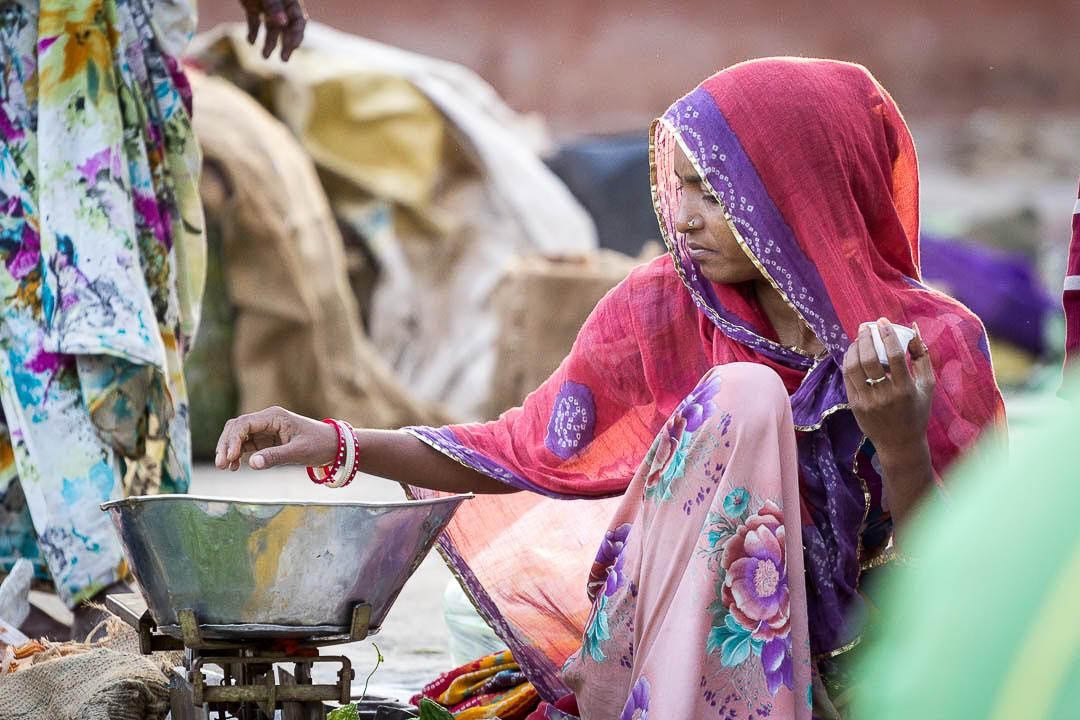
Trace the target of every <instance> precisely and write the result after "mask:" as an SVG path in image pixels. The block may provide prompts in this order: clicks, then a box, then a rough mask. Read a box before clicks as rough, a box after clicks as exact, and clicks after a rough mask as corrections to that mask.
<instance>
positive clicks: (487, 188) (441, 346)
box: [192, 24, 596, 417]
mask: <svg viewBox="0 0 1080 720" xmlns="http://www.w3.org/2000/svg"><path fill="white" fill-rule="evenodd" d="M192 56H193V57H194V59H195V60H196V61H197V62H198V63H200V64H201V65H202V66H203V67H204V68H205V69H206V70H207V71H208V72H211V73H214V74H219V75H222V76H224V77H226V78H228V79H230V80H231V81H233V82H235V83H236V84H237V85H239V86H240V87H242V88H244V89H245V90H246V91H248V92H250V93H251V94H252V95H254V96H255V97H257V98H259V99H260V100H261V101H262V102H263V103H264V104H265V105H266V106H267V107H269V108H270V109H271V110H272V112H273V113H274V114H275V115H276V116H277V117H279V118H281V119H282V120H283V121H284V122H285V124H286V125H287V126H288V127H289V129H290V130H291V131H292V132H293V134H294V135H295V136H296V137H297V138H298V139H299V140H300V142H301V144H302V145H303V147H304V149H305V150H307V152H308V153H309V154H310V155H311V157H312V158H313V160H314V161H315V164H316V166H317V167H318V169H319V172H320V176H321V179H322V181H323V185H324V187H325V188H326V191H327V194H328V195H329V198H330V201H331V205H332V206H333V208H334V212H335V214H336V215H337V216H338V217H339V218H341V219H343V220H345V221H346V222H347V223H348V224H349V225H350V226H351V228H352V229H354V230H355V231H356V232H357V233H358V234H359V235H360V236H362V237H363V238H364V240H365V241H366V244H367V249H368V250H369V252H370V255H371V258H372V259H373V262H374V265H375V267H376V269H377V271H378V274H377V278H378V279H377V281H376V283H375V285H374V287H373V288H364V287H359V288H356V289H357V290H358V293H359V296H360V297H361V298H365V299H366V298H367V297H368V292H369V291H370V293H371V295H370V297H371V301H370V305H368V306H366V307H365V308H364V311H365V314H366V315H367V316H368V317H369V318H370V325H369V332H370V336H371V338H372V341H373V342H374V344H375V346H376V347H377V348H378V350H379V352H380V353H381V354H382V355H383V357H385V358H386V359H387V360H388V361H389V363H390V364H391V366H392V367H393V369H394V371H395V373H396V375H397V377H398V378H399V379H400V380H401V381H402V382H403V384H404V386H405V387H406V388H407V389H408V391H409V393H410V394H412V395H413V396H414V397H417V398H419V399H421V400H425V401H438V402H442V403H445V404H446V407H447V408H448V409H449V410H450V411H452V412H453V413H454V414H455V415H457V416H460V417H480V416H483V415H484V414H486V411H487V410H488V407H489V405H490V400H491V387H492V376H493V373H494V368H495V362H496V352H497V350H496V346H497V335H498V324H497V316H496V315H497V314H496V308H495V306H494V304H493V300H492V295H493V292H494V291H495V288H496V286H497V284H498V282H499V280H500V278H501V277H502V275H503V274H504V272H505V271H506V269H507V267H508V266H509V264H510V263H511V262H513V261H514V259H515V258H516V257H518V256H521V255H532V254H536V253H542V254H555V255H576V254H582V253H587V252H590V251H592V250H593V249H595V246H596V239H595V229H594V227H593V225H592V221H591V219H590V218H589V217H588V215H587V213H586V212H585V210H584V209H583V208H582V207H581V206H580V205H579V204H578V203H577V201H576V200H575V199H574V198H573V196H572V195H571V194H570V193H569V191H568V190H567V189H566V188H565V186H564V185H563V184H562V183H561V182H560V181H559V180H558V178H556V177H555V175H554V174H553V173H551V172H550V171H549V170H548V169H547V168H546V167H545V166H544V165H543V163H542V162H541V160H540V158H539V154H538V152H539V150H540V149H541V148H542V146H543V143H544V139H543V136H542V134H541V133H539V132H538V129H537V125H536V123H533V122H530V121H529V120H528V119H527V118H523V117H522V116H520V115H518V114H516V113H514V112H513V111H511V110H510V109H509V108H507V107H506V106H505V105H504V104H503V103H502V102H501V101H500V100H499V98H498V97H497V96H496V94H495V93H494V91H493V90H492V89H491V87H490V86H488V85H487V84H486V83H484V82H483V81H482V80H480V79H479V78H478V77H476V76H475V75H474V74H473V73H472V72H470V71H469V70H467V69H465V68H463V67H460V66H458V65H454V64H452V63H447V62H442V61H438V60H433V59H430V58H426V57H422V56H419V55H415V54H412V53H408V52H405V51H402V50H398V49H395V48H391V47H387V46H385V45H381V44H378V43H374V42H371V41H368V40H364V39H362V38H357V37H354V36H349V35H344V34H342V33H338V32H336V31H334V30H331V29H329V28H326V27H324V26H319V25H317V24H315V25H312V26H310V27H309V32H308V34H307V36H306V37H305V41H304V46H303V47H302V48H301V49H300V50H299V51H297V52H296V53H295V54H294V55H293V57H292V59H291V60H290V62H289V63H288V64H282V63H280V62H279V61H277V60H264V59H263V58H262V57H261V56H260V55H259V54H258V51H257V50H255V49H253V48H251V47H249V46H248V45H247V44H246V42H245V41H244V30H243V29H242V28H239V27H224V28H219V29H218V30H216V31H214V32H213V33H211V34H209V35H205V36H201V37H199V38H196V40H195V42H194V44H193V46H192ZM202 109H203V108H196V118H198V115H199V113H200V111H201V110H202ZM294 212H295V211H294ZM354 279H356V278H354ZM355 285H356V284H355V283H354V286H355Z"/></svg>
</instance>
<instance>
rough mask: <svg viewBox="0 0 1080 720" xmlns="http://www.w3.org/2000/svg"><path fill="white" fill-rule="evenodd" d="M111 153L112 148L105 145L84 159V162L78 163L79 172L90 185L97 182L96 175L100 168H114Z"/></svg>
mask: <svg viewBox="0 0 1080 720" xmlns="http://www.w3.org/2000/svg"><path fill="white" fill-rule="evenodd" d="M112 155H113V152H112V148H111V147H107V148H105V149H103V150H101V151H99V152H96V153H94V154H93V155H91V156H90V157H88V158H87V159H86V162H84V163H83V164H82V165H79V173H81V174H82V176H83V179H84V180H86V182H87V184H88V185H89V186H90V187H93V186H94V185H95V184H96V183H97V178H98V175H99V174H100V173H101V171H102V170H108V171H110V172H112V171H113V170H114V169H115V168H114V163H113V157H112Z"/></svg>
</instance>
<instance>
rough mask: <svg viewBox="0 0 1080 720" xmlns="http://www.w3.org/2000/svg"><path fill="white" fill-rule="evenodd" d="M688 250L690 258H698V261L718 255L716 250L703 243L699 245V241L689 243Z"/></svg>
mask: <svg viewBox="0 0 1080 720" xmlns="http://www.w3.org/2000/svg"><path fill="white" fill-rule="evenodd" d="M686 251H687V254H688V255H689V256H690V259H692V260H696V261H698V262H700V261H702V260H707V259H708V258H710V257H712V256H714V255H716V251H715V250H712V249H710V248H707V247H703V246H701V245H698V244H697V243H687V244H686Z"/></svg>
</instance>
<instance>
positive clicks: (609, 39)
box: [200, 0, 1080, 133]
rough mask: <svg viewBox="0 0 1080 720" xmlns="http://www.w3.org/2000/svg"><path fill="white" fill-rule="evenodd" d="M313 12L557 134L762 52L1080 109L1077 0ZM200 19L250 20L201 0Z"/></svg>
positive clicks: (971, 102) (639, 0) (1010, 100)
mask: <svg viewBox="0 0 1080 720" xmlns="http://www.w3.org/2000/svg"><path fill="white" fill-rule="evenodd" d="M307 7H308V11H309V13H310V14H311V16H312V18H313V19H315V20H318V21H321V22H325V23H327V24H330V25H334V26H336V27H339V28H341V29H343V30H346V31H349V32H353V33H357V34H361V35H365V36H367V37H370V38H373V39H375V40H380V41H382V42H386V43H390V44H394V45H398V46H400V47H403V48H406V49H409V50H414V51H417V52H421V53H425V54H429V55H433V56H437V57H442V58H445V59H448V60H454V61H457V62H460V63H463V64H465V65H467V66H469V67H470V68H472V69H473V70H475V71H477V72H478V73H479V74H480V75H482V76H483V77H484V78H486V79H487V80H488V81H489V82H491V83H492V84H493V85H494V86H495V87H496V89H497V90H498V91H499V92H500V93H501V94H502V96H503V97H504V98H506V99H507V100H508V102H509V103H510V104H511V105H512V106H513V107H515V108H516V109H518V110H522V111H537V112H540V113H542V114H543V115H544V116H545V117H546V118H547V119H548V120H549V122H550V123H551V125H552V127H553V128H554V129H555V130H556V131H558V132H561V133H577V132H605V131H618V130H628V129H638V130H643V129H644V127H645V125H646V124H647V122H648V121H649V120H650V119H651V118H652V117H654V116H655V115H657V114H658V113H660V112H662V111H663V109H664V108H665V107H666V106H667V105H668V104H669V103H670V102H671V101H672V100H673V99H674V98H675V97H677V96H679V95H681V94H682V93H683V92H685V91H686V90H688V89H689V88H691V87H692V86H693V85H694V84H696V83H697V82H698V81H699V80H701V79H702V78H704V77H705V76H706V75H708V74H709V73H711V72H713V71H714V70H716V69H719V68H721V67H723V66H725V65H728V64H730V63H733V62H736V61H739V60H742V59H745V58H749V57H755V56H761V55H774V54H792V55H814V56H829V57H836V58H841V59H846V60H855V61H858V62H862V63H864V64H866V65H867V66H869V67H870V68H871V70H873V71H874V73H875V74H877V76H878V77H879V78H880V79H881V81H882V82H883V83H884V84H885V86H886V87H888V88H889V89H890V90H891V92H892V93H893V95H894V96H895V97H896V99H897V100H898V102H899V103H900V106H901V107H902V108H904V109H905V111H906V112H907V113H908V115H919V116H923V117H932V116H938V115H942V114H949V115H952V114H955V113H966V112H970V111H972V110H975V109H978V108H981V107H992V108H996V109H999V110H1006V111H1023V112H1027V111H1041V110H1048V111H1058V110H1065V109H1077V108H1080V71H1078V70H1077V67H1076V59H1077V57H1080V31H1078V28H1080V2H1076V0H1031V1H1029V2H1026V3H1024V2H1016V1H1015V0H1012V1H1006V0H938V1H934V0H925V1H922V2H920V1H918V0H893V1H892V2H881V1H879V0H863V1H859V0H823V1H821V2H813V1H811V0H806V1H800V0H758V1H757V2H753V1H749V0H732V1H730V2H725V1H723V0H688V1H687V2H680V3H673V2H666V3H655V2H653V3H650V2H644V1H643V0H623V2H619V3H614V2H589V1H588V0H538V1H537V2H514V1H513V0H506V1H504V2H498V1H496V0H408V1H405V2H368V1H365V0H308V1H307ZM200 12H201V19H200V26H201V27H202V28H203V29H206V28H209V27H212V26H213V25H215V24H217V23H219V22H223V21H232V20H239V19H240V18H241V11H240V5H239V3H238V2H237V1H236V0H214V1H213V2H207V1H206V0H204V1H203V2H202V3H201V4H200Z"/></svg>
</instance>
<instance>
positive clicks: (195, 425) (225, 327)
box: [184, 213, 239, 460]
mask: <svg viewBox="0 0 1080 720" xmlns="http://www.w3.org/2000/svg"><path fill="white" fill-rule="evenodd" d="M206 242H207V262H206V290H205V292H204V294H203V304H202V318H201V320H200V322H199V332H198V335H196V338H195V346H194V348H193V349H192V351H191V352H190V353H189V354H188V356H187V358H186V359H185V361H184V375H185V377H186V378H187V388H188V397H189V399H190V407H191V451H192V456H193V457H194V459H195V460H210V459H211V458H213V456H214V450H215V448H216V447H217V440H218V435H219V434H220V433H221V429H222V428H223V427H224V426H225V423H226V421H228V420H229V419H230V418H232V417H234V416H235V415H236V410H237V407H238V397H239V391H238V389H237V385H236V377H235V375H234V374H233V363H232V347H233V318H234V316H235V313H234V312H233V305H232V301H231V300H230V299H229V294H228V291H227V289H226V283H225V261H224V258H223V256H222V249H221V224H220V223H219V222H217V221H216V218H213V217H212V216H211V215H210V214H209V213H208V214H207V222H206Z"/></svg>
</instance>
